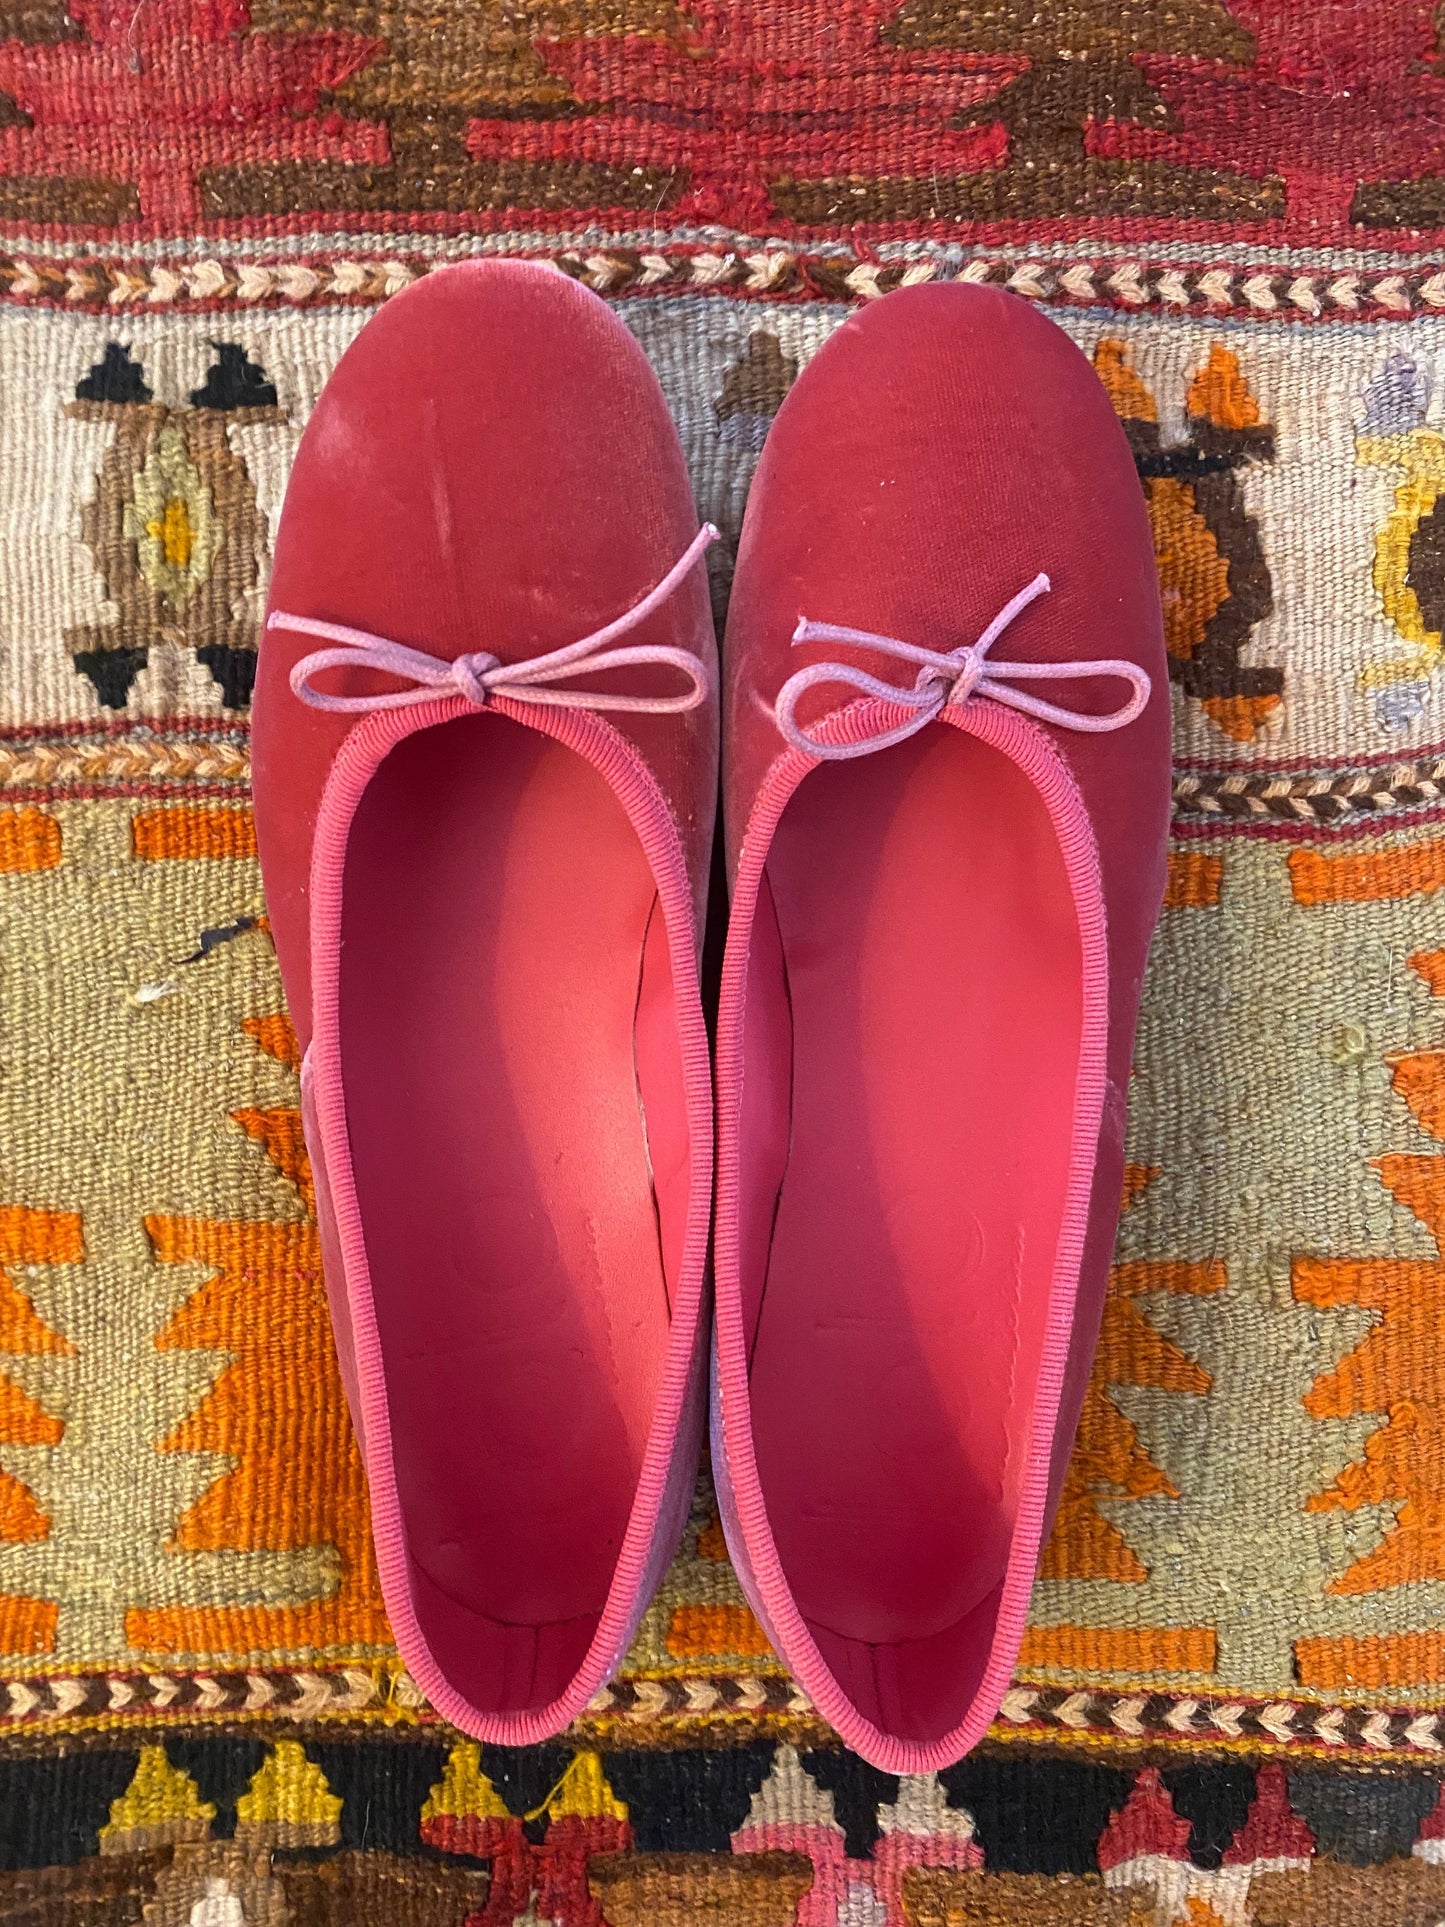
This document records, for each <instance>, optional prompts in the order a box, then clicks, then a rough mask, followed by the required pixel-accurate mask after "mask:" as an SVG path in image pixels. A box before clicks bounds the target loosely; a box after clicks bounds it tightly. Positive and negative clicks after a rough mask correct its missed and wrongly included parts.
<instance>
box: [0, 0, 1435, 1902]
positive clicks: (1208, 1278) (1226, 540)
mask: <svg viewBox="0 0 1445 1927" xmlns="http://www.w3.org/2000/svg"><path fill="white" fill-rule="evenodd" d="M482 255H486V256H492V255H516V256H525V257H529V258H534V259H543V260H549V261H552V262H554V263H555V264H556V266H557V267H558V268H559V269H560V270H561V271H562V272H563V273H565V274H569V275H573V276H575V277H577V278H578V279H579V280H581V281H583V282H585V283H586V285H587V286H589V287H591V288H593V289H595V290H596V291H597V292H598V293H599V294H602V295H604V296H606V297H607V298H608V299H609V300H611V301H613V302H615V303H616V306H617V312H618V313H619V314H620V315H621V316H622V318H623V319H624V320H625V321H626V322H627V324H628V325H629V326H630V327H631V328H632V329H633V330H635V332H636V334H637V336H638V338H639V340H640V341H641V343H642V345H643V346H644V348H645V349H646V350H647V352H648V354H649V355H650V357H651V358H652V361H653V364H654V366H655V367H656V370H657V373H658V375H659V377H660V378H661V381H662V384H663V387H664V389H665V390H666V393H667V397H668V400H669V402H670V403H671V405H672V408H673V410H674V412H675V414H676V418H677V422H678V426H679V429H680V432H681V435H682V438H683V441H684V444H685V446H686V449H687V453H688V457H689V460H690V463H691V467H692V473H693V477H694V481H695V485H696V490H697V496H698V503H699V508H700V510H701V512H702V513H703V514H704V515H706V516H710V517H711V518H713V519H714V520H715V521H716V522H717V523H718V524H719V525H720V527H721V528H722V530H723V531H724V537H725V540H724V542H723V543H722V544H720V545H719V549H718V551H717V553H716V555H715V557H714V565H715V566H714V575H713V586H714V590H715V596H716V601H717V606H718V608H719V611H721V610H722V609H723V608H724V607H725V603H726V596H727V586H728V573H729V568H730V555H731V549H732V545H734V544H735V542H736V538H737V533H738V529H739V526H740V523H741V518H742V513H743V506H744V502H745V500H746V496H747V490H748V483H749V478H750V476H751V473H752V470H753V468H754V465H755V463H756V461H757V457H758V451H759V449H760V447H761V445H762V442H763V438H764V436H765V434H766V432H767V428H768V424H769V421H770V419H771V418H772V416H773V415H774V414H775V413H776V411H777V409H778V407H779V405H780V403H781V401H782V399H783V397H784V395H785V394H786V392H787V390H788V387H789V385H790V383H791V382H792V381H793V380H794V379H795V378H796V376H797V373H798V371H799V369H800V368H801V367H802V366H803V365H804V363H805V362H806V361H807V359H808V357H809V356H810V355H811V354H813V353H814V352H815V350H816V349H817V348H818V346H819V345H820V343H821V342H823V341H824V340H825V339H826V337H827V336H828V334H829V332H830V331H831V330H832V329H833V328H835V327H837V326H838V324H839V323H840V322H841V321H842V320H843V319H844V318H845V317H846V315H847V314H848V313H849V312H850V310H852V309H853V308H855V307H856V306H857V305H858V304H860V303H864V302H868V301H872V300H875V299H877V298H878V297H879V296H881V295H884V294H886V293H887V292H888V291H889V290H890V289H893V288H896V287H898V286H899V285H901V284H912V283H916V282H920V281H934V280H949V279H960V278H961V279H964V280H971V281H977V282H986V283H989V284H992V285H995V286H1000V287H1007V288H1010V289H1012V290H1013V291H1014V292H1015V293H1016V294H1018V295H1020V296H1021V297H1022V298H1024V299H1025V300H1028V301H1031V302H1035V303H1037V304H1039V306H1040V307H1041V308H1042V309H1043V311H1044V312H1045V313H1046V314H1048V315H1049V316H1050V317H1051V318H1052V320H1054V321H1055V322H1056V323H1057V324H1058V326H1059V327H1061V328H1063V329H1064V330H1065V331H1066V332H1067V333H1068V334H1069V335H1070V336H1071V337H1072V338H1073V339H1074V340H1075V341H1077V342H1078V343H1079V345H1080V346H1081V347H1082V348H1083V350H1084V351H1085V353H1087V354H1088V355H1089V356H1090V357H1091V359H1092V361H1093V363H1094V366H1095V367H1096V368H1097V370H1098V372H1099V374H1100V376H1101V378H1102V379H1103V381H1104V383H1105V384H1106V386H1107V388H1108V390H1109V393H1110V395H1111V396H1112V398H1113V400H1114V403H1115V406H1116V408H1117V410H1118V413H1119V415H1120V417H1121V418H1122V420H1123V422H1124V425H1125V428H1126V430H1127V433H1128V436H1129V440H1130V443H1131V445H1132V447H1133V450H1134V454H1135V457H1136V460H1137V464H1138V468H1139V475H1140V483H1141V487H1142V488H1143V490H1144V492H1145V495H1146V497H1147V499H1148V504H1149V510H1150V514H1151V517H1152V520H1153V527H1154V537H1155V546H1156V550H1157V556H1158V565H1159V573H1160V579H1161V583H1162V588H1163V597H1164V608H1165V615H1166V622H1167V629H1168V641H1169V649H1170V669H1171V674H1172V677H1173V689H1172V693H1173V699H1174V717H1175V748H1176V770H1175V811H1176V818H1175V840H1174V843H1173V847H1172V855H1171V859H1170V869H1169V893H1168V905H1167V908H1166V910H1165V912H1164V918H1163V922H1162V925H1161V928H1160V932H1159V936H1158V941H1157V945H1156V948H1155V953H1154V957H1153V962H1152V966H1151V971H1150V977H1149V984H1148V992H1147V996H1146V1000H1145V1007H1144V1015H1143V1021H1142V1025H1141V1028H1140V1033H1139V1041H1138V1049H1137V1057H1136V1064H1135V1072H1134V1078H1133V1088H1132V1116H1131V1123H1130V1163H1129V1171H1128V1184H1127V1208H1126V1210H1125V1214H1124V1217H1123V1221H1122V1227H1121V1232H1120V1240H1119V1251H1118V1261H1117V1265H1116V1268H1115V1271H1114V1274H1113V1282H1112V1289H1111V1293H1110V1297H1109V1302H1108V1308H1107V1311H1106V1314H1105V1319H1104V1327H1103V1335H1102V1338H1101V1341H1100V1345H1099V1351H1098V1360H1097V1365H1096V1367H1095V1370H1094V1375H1093V1380H1092V1383H1091V1386H1090V1390H1089V1394H1088V1400H1087V1404H1086V1406H1085V1410H1084V1417H1083V1422H1082V1425H1081V1428H1080V1432H1079V1437H1078V1443H1077V1448H1076V1451H1075V1455H1074V1459H1073V1463H1072V1469H1071V1471H1070V1474H1069V1477H1068V1483H1067V1487H1066V1490H1065V1494H1064V1499H1063V1504H1062V1507H1061V1509H1060V1513H1059V1517H1058V1521H1057V1524H1056V1527H1055V1529H1054V1533H1053V1537H1052V1539H1051V1541H1050V1543H1049V1546H1048V1548H1047V1551H1046V1553H1045V1556H1044V1560H1043V1566H1042V1571H1041V1575H1040V1578H1039V1582H1038V1586H1037V1589H1036V1591H1035V1595H1034V1604H1033V1615H1032V1622H1031V1626H1030V1630H1029V1633H1028V1637H1027V1640H1026V1642H1025V1647H1024V1651H1023V1655H1022V1661H1021V1668H1020V1671H1019V1674H1018V1677H1017V1680H1016V1682H1015V1685H1014V1687H1013V1690H1012V1691H1011V1692H1010V1693H1009V1695H1008V1698H1007V1700H1006V1701H1005V1703H1004V1707H1003V1710H1002V1713H1001V1715H1000V1718H999V1719H998V1721H997V1723H996V1725H995V1727H994V1728H993V1730H992V1732H991V1733H990V1735H989V1737H988V1739H987V1741H986V1742H985V1743H984V1744H983V1745H982V1746H981V1747H980V1748H979V1749H978V1750H977V1752H976V1753H974V1754H973V1755H972V1756H970V1757H969V1758H968V1759H966V1760H965V1761H963V1762H962V1763H961V1764H960V1765H959V1766H958V1767H956V1768H954V1769H952V1770H950V1771H947V1772H943V1773H940V1774H937V1775H932V1774H930V1775H924V1776H919V1777H916V1778H904V1779H902V1780H899V1779H897V1778H892V1777H890V1776H888V1775H886V1774H882V1773H878V1772H876V1771H874V1770H872V1769H870V1768H868V1767H866V1766H864V1765H863V1764H861V1763H860V1762H859V1761H858V1760H857V1759H855V1758H854V1757H852V1756H851V1755H850V1754H848V1753H846V1752H845V1751H843V1750H842V1749H841V1748H840V1747H839V1746H838V1744H837V1742H836V1740H835V1739H834V1737H833V1736H832V1735H831V1734H830V1732H829V1730H828V1729H827V1727H826V1726H825V1725H824V1724H823V1723H822V1722H821V1721H820V1720H819V1719H818V1718H817V1716H816V1715H815V1713H814V1712H813V1710H812V1709H811V1707H810V1706H809V1705H808V1703H807V1701H806V1700H805V1699H804V1698H803V1696H802V1695H801V1694H800V1693H799V1692H798V1691H797V1690H796V1688H795V1687H794V1685H793V1684H792V1682H791V1681H790V1680H789V1678H788V1677H787V1675H786V1673H785V1672H784V1671H783V1669H782V1668H781V1666H780V1665H779V1664H778V1662H777V1660H776V1659H775V1658H774V1656H773V1655H772V1654H771V1652H770V1651H769V1650H768V1646H767V1642H766V1640H765V1639H764V1637H763V1635H762V1633H761V1631H760V1629H759V1627H758V1625H757V1624H756V1622H755V1621H754V1619H753V1618H752V1616H751V1615H750V1613H749V1612H748V1609H747V1607H746V1605H745V1603H744V1600H743V1597H742V1594H741V1592H740V1590H739V1588H738V1585H737V1582H736V1580H735V1578H734V1577H733V1574H732V1572H731V1571H730V1569H729V1566H728V1562H727V1555H726V1551H725V1548H724V1545H723V1540H722V1535H721V1532H720V1529H719V1526H718V1521H717V1515H716V1511H715V1508H714V1503H713V1499H712V1495H711V1490H710V1487H709V1485H708V1483H707V1479H706V1475H705V1473H704V1474H703V1475H702V1476H701V1477H700V1479H699V1484H698V1489H697V1501H696V1505H695V1508H694V1511H693V1516H692V1520H691V1523H690V1525H689V1528H688V1533H687V1538H686V1541H685V1544H684V1546H683V1549H682V1552H681V1554H680V1556H679V1557H678V1559H677V1561H676V1563H675V1565H674V1566H673V1568H672V1571H671V1573H670V1574H669V1576H668V1578H667V1581H666V1584H665V1585H664V1587H663V1589H662V1591H661V1593H660V1595H659V1597H658V1598H657V1600H656V1602H655V1604H654V1605H653V1606H652V1608H651V1610H650V1611H649V1612H648V1614H647V1617H646V1619H645V1621H644V1622H643V1626H642V1630H641V1632H640V1634H639V1636H638V1639H637V1641H636V1644H635V1645H634V1647H633V1649H632V1651H631V1653H630V1655H629V1656H628V1659H627V1662H626V1665H625V1667H624V1669H623V1672H622V1674H621V1676H620V1678H619V1679H618V1680H617V1681H616V1682H615V1683H614V1684H612V1685H611V1686H609V1687H608V1688H607V1689H606V1690H605V1691H604V1692H602V1693H601V1694H600V1695H599V1696H598V1698H597V1700H596V1701H595V1703H594V1704H593V1705H592V1707H591V1708H590V1709H589V1711H588V1713H587V1715H586V1717H585V1718H584V1719H583V1720H582V1721H580V1722H579V1724H578V1725H577V1727H576V1729H575V1730H574V1731H573V1732H571V1733H570V1734H569V1735H567V1736H566V1738H565V1739H564V1740H562V1741H559V1742H558V1743H557V1744H555V1745H551V1746H545V1747H542V1748H538V1749H534V1750H529V1751H507V1750H505V1749H496V1748H489V1747H478V1746H476V1745H474V1744H471V1743H469V1742H467V1741H466V1740H464V1739H463V1738H461V1736H459V1735H458V1734H456V1733H455V1732H454V1731H452V1730H450V1729H449V1728H447V1727H446V1726H445V1725H444V1724H442V1723H441V1722H440V1721H439V1720H438V1719H437V1718H436V1717H435V1716H434V1715H433V1714H432V1713H431V1712H430V1710H429V1709H428V1707H427V1706H426V1705H425V1704H424V1702H423V1700H422V1698H421V1696H420V1695H419V1693H418V1692H417V1690H416V1688H415V1686H414V1684H413V1683H412V1682H411V1680H410V1679H409V1678H408V1676H407V1674H406V1672H405V1670H404V1668H403V1667H402V1666H401V1665H400V1663H399V1662H398V1660H397V1658H396V1656H395V1652H394V1649H393V1647H392V1645H391V1642H390V1635H389V1631H388V1627H387V1622H386V1616H385V1612H384V1609H383V1605H382V1601H381V1598H380V1595H379V1591H378V1587H377V1578H376V1569H375V1564H374V1561H373V1558H372V1553H371V1549H370V1542H369V1536H368V1524H367V1511H366V1491H365V1484H364V1479H363V1474H362V1468H361V1463H360V1460H359V1458H358V1455H357V1450H356V1446H355V1442H354V1440H353V1437H352V1433H351V1428H350V1425H349V1423H348V1420H347V1415H346V1410H345V1406H344V1403H343V1399H342V1393H341V1386H340V1381H339V1378H338V1374H337V1369H336V1365H335V1361H334V1359H333V1355H332V1348H331V1339H330V1333H329V1328H328V1324H327V1316H326V1307H325V1300H324V1296H323V1291H322V1281H321V1268H320V1257H319V1251H318V1242H317V1234H316V1228H315V1220H314V1216H313V1209H312V1205H313V1197H312V1189H311V1180H310V1175H309V1172H308V1169H307V1163H306V1155H305V1150H304V1147H303V1143H302V1137H301V1131H300V1123H299V1115H298V1095H297V1066H296V1045H295V1036H294V1033H293V1031H292V1028H291V1024H290V1022H289V1019H288V1017H287V1015H286V1012H285V1009H284V1004H283V1000H282V996H281V989H280V984H279V980H278V976H277V971H276V964H275V958H274V955H273V952H272V948H271V943H270V938H269V936H268V932H267V924H266V917H265V904H264V901H263V898H262V894H261V888H260V879H259V874H258V870H257V865H256V852H255V838H254V827H253V822H252V817H251V812H250V807H249V800H248V789H247V783H248V770H249V760H248V738H247V714H248V703H249V700H250V695H251V688H252V680H253V670H254V665H255V659H256V641H257V623H258V615H259V612H260V610H261V608H262V605H263V600H264V594H265V585H266V574H267V562H268V553H269V547H270V543H271V540H272V537H273V535H274V531H275V527H276V520H277V516H278V513H279V511H280V507H281V500H282V495H283V492H284V489H285V486H286V477H287V471H288V466H289V464H290V461H291V459H292V456H293V453H294V451H295V448H296V444H297V439H298V437H299V435H300V433H301V430H302V428H303V426H304V424H305V422H306V418H307V415H308V413H309V411H310V409H311V408H312V406H313V405H314V403H315V400H316V396H317V394H318V392H319V390H320V388H321V386H322V383H323V382H324V381H325V380H326V377H327V375H328V373H329V371H330V370H331V368H332V367H333V366H334V364H335V362H336V360H337V357H338V356H339V355H340V354H341V352H342V351H343V349H344V348H345V347H346V345H347V344H348V342H350V341H351V340H352V339H353V337H354V336H355V334H356V332H357V330H358V329H359V328H361V327H362V326H363V325H364V324H365V322H366V320H367V317H368V316H369V315H371V314H372V313H374V312H375V310H376V308H377V307H378V305H379V304H380V303H382V302H383V301H385V300H386V299H387V298H388V297H389V296H390V295H392V294H394V293H395V292H396V291H398V290H399V289H401V288H404V287H406V286H407V285H408V284H409V283H411V282H412V281H414V280H415V279H416V278H417V277H418V276H421V275H424V274H426V273H427V272H429V271H430V270H431V269H433V268H434V267H436V266H438V265H439V264H441V263H444V262H447V261H452V260H461V259H468V258H475V257H477V256H482ZM1442 377H1445V16H1442V14H1441V10H1439V9H1436V8H1434V7H1432V5H1431V4H1428V0H1369V3H1368V4H1365V0H1020V3H1019V4H1013V0H677V3H676V4H672V0H250V4H249V6H248V5H247V4H246V3H245V0H139V3H138V0H69V5H68V7H67V5H66V4H65V0H0V1920H6V1921H16V1922H21V1921H23V1922H26V1923H35V1924H36V1927H42V1924H48V1923H62V1922H65V1923H70V1922H77V1923H86V1927H120V1924H121V1923H136V1922H142V1921H145V1922H154V1923H164V1927H179V1924H182V1923H201V1927H252V1924H254V1923H266V1927H276V1924H278V1923H288V1922H294V1923H313V1922H315V1923H336V1927H343V1923H355V1924H356V1927H463V1923H469V1927H482V1923H486V1927H512V1923H515V1922H525V1923H527V1924H528V1927H539V1924H540V1923H542V1922H545V1921H551V1922H554V1923H565V1927H599V1924H600V1923H601V1922H603V1921H606V1922H610V1923H611V1924H612V1927H642V1924H643V1923H661V1924H663V1927H670V1924H671V1923H686V1922H693V1921H702V1922H709V1921H711V1922H716V1923H719V1927H721V1923H737V1924H738V1927H787V1923H789V1922H793V1921H797V1922H798V1923H800V1927H905V1923H907V1924H908V1927H965V1924H967V1927H974V1924H975V1923H978V1924H980V1927H982V1923H1015V1922H1017V1923H1031V1924H1032V1923H1039V1924H1040V1927H1055V1924H1057V1927H1065V1924H1068V1927H1072V1924H1073V1923H1079V1924H1080V1927H1082V1924H1083V1923H1111V1924H1112V1927H1125V1923H1128V1924H1129V1927H1286V1924H1288V1927H1307V1924H1308V1927H1337V1924H1341V1923H1349V1927H1358V1924H1360V1923H1364V1924H1365V1927H1370V1924H1371V1923H1380V1924H1381V1927H1386V1924H1389V1927H1411V1924H1416V1927H1431V1924H1432V1923H1436V1922H1438V1921H1440V1920H1441V1918H1442V1917H1445V1797H1442V1781H1445V1260H1442V1252H1441V1240H1442V1238H1445V688H1442V660H1441V658H1442V648H1445V642H1442V634H1445V395H1442V393H1441V388H1442V385H1445V384H1442ZM1048 514H1049V505H1048V503H1047V501H1041V502H1040V503H1039V515H1040V517H1041V518H1047V516H1048ZM396 544H397V554H398V560H399V564H401V565H403V566H404V561H405V553H406V545H407V530H406V529H405V527H398V528H397V530H396ZM547 1423H548V1412H547V1401H546V1397H545V1394H544V1393H543V1392H542V1391H541V1390H540V1389H539V1393H538V1401H537V1424H538V1426H539V1427H540V1426H545V1425H546V1424H547ZM482 1475H483V1476H484V1475H485V1473H484V1469H483V1474H482ZM918 1477H919V1478H920V1479H926V1478H927V1477H928V1467H927V1466H919V1467H918Z"/></svg>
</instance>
